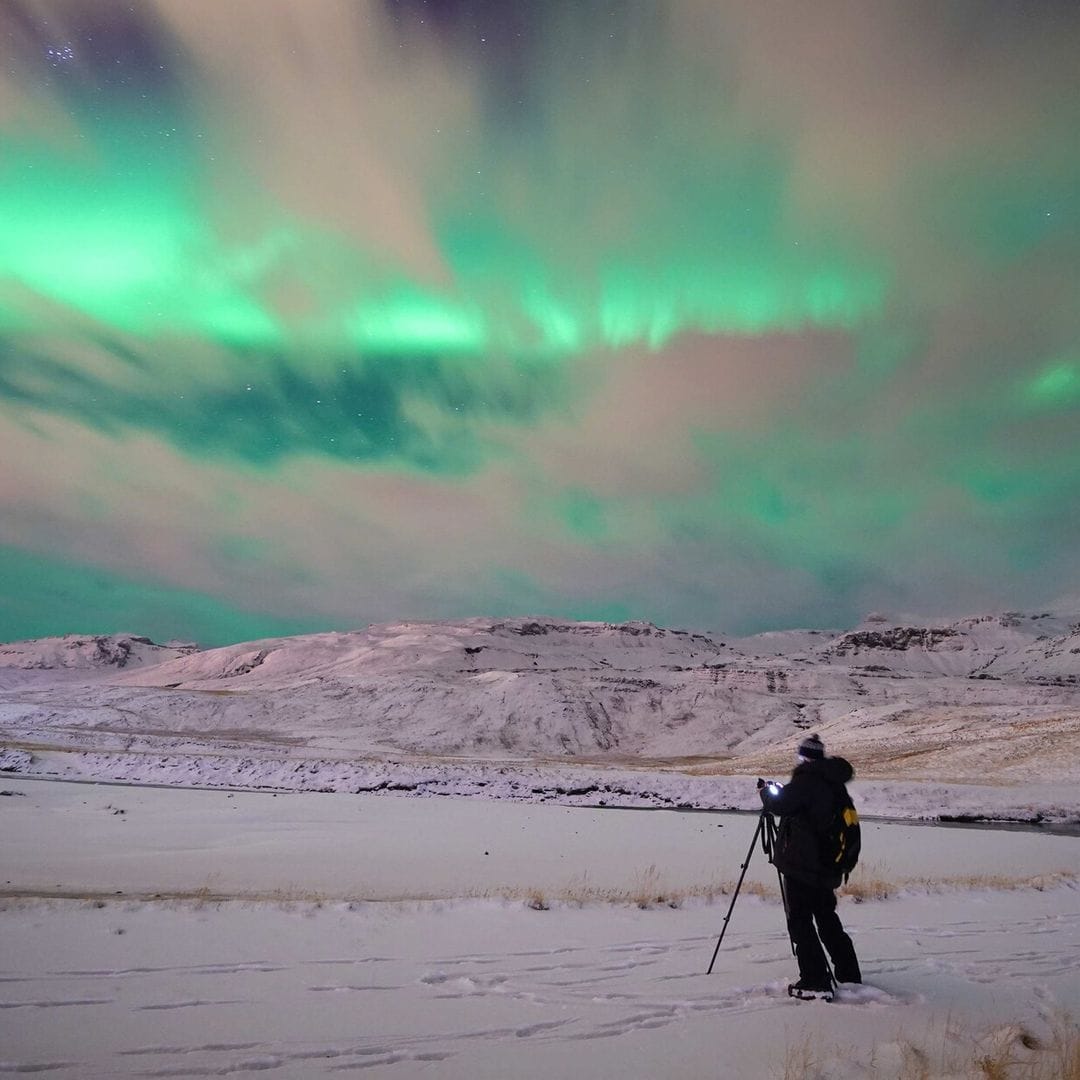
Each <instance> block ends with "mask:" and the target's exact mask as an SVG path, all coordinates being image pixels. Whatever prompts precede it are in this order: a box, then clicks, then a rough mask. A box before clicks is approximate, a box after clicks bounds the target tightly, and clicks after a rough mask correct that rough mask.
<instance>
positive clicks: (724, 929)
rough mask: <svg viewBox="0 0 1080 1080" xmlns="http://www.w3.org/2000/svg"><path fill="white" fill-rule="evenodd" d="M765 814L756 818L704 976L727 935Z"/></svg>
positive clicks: (711, 966) (710, 970)
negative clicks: (755, 824) (739, 872)
mask: <svg viewBox="0 0 1080 1080" xmlns="http://www.w3.org/2000/svg"><path fill="white" fill-rule="evenodd" d="M764 822H765V814H764V813H762V815H761V816H760V817H759V818H758V823H757V828H756V829H755V830H754V838H753V840H751V841H750V850H749V851H747V853H746V861H745V862H744V863H743V864H742V873H741V874H739V881H738V884H737V885H736V886H735V892H734V893H733V894H732V896H731V903H730V904H729V905H728V909H727V914H726V915H725V916H724V925H723V926H722V927H721V928H720V938H719V940H718V941H717V942H716V948H715V949H713V954H712V959H711V960H710V961H709V970H708V971H706V972H705V974H706V975H711V974H712V969H713V964H715V963H716V957H717V955H718V954H719V952H720V944H721V942H722V941H723V940H724V934H726V933H727V928H728V921H729V920H730V919H731V913H732V911H734V910H735V901H736V900H738V899H739V890H740V889H741V888H742V883H743V878H744V877H746V868H747V867H748V866H749V865H750V858H751V856H752V855H753V854H754V848H755V847H756V846H757V841H758V836H759V835H760V834H761V830H762V828H763V827H764Z"/></svg>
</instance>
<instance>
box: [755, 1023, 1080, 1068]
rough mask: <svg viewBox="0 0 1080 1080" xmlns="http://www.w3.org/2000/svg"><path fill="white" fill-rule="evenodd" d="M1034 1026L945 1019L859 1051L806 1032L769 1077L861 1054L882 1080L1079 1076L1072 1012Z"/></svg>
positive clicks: (1079, 1043)
mask: <svg viewBox="0 0 1080 1080" xmlns="http://www.w3.org/2000/svg"><path fill="white" fill-rule="evenodd" d="M1037 1028H1038V1030H1036V1025H1034V1024H1025V1023H1020V1022H1014V1023H1010V1024H1002V1025H999V1026H997V1027H994V1028H991V1029H988V1030H985V1031H982V1032H971V1031H966V1030H964V1029H962V1028H961V1027H959V1026H958V1025H957V1024H956V1023H955V1022H954V1021H953V1020H951V1019H948V1020H946V1021H945V1022H944V1024H943V1025H942V1026H941V1027H932V1028H930V1029H928V1030H927V1032H926V1034H925V1035H924V1036H923V1037H922V1038H912V1037H911V1036H909V1035H907V1034H905V1033H904V1032H903V1031H901V1032H898V1033H897V1035H896V1037H895V1038H894V1039H893V1040H892V1041H885V1040H880V1041H878V1042H877V1043H876V1044H875V1045H874V1046H873V1047H871V1048H869V1050H867V1051H865V1052H862V1053H860V1051H859V1050H858V1048H856V1047H850V1046H844V1047H842V1046H833V1047H827V1046H825V1045H824V1043H823V1041H822V1040H821V1038H820V1037H815V1036H814V1035H809V1036H807V1037H805V1038H803V1039H801V1040H799V1041H798V1042H795V1043H792V1044H791V1045H790V1046H788V1047H787V1048H786V1050H785V1053H784V1059H783V1061H782V1062H781V1063H780V1065H779V1067H778V1068H776V1069H775V1070H774V1072H773V1076H775V1077H777V1078H779V1080H805V1078H807V1077H815V1076H827V1075H831V1072H830V1070H831V1068H832V1067H833V1066H834V1065H836V1064H838V1063H841V1062H844V1063H847V1064H848V1065H850V1064H851V1063H852V1062H853V1061H859V1059H860V1058H863V1059H865V1070H866V1074H867V1075H869V1076H872V1077H880V1078H881V1080H959V1078H961V1077H962V1078H965V1080H1080V1026H1078V1025H1077V1023H1076V1021H1075V1020H1074V1019H1073V1018H1072V1016H1071V1015H1070V1014H1068V1013H1058V1014H1057V1015H1054V1016H1051V1017H1049V1018H1048V1019H1047V1020H1045V1021H1043V1022H1040V1023H1039V1024H1038V1025H1037ZM860 1064H861V1062H860Z"/></svg>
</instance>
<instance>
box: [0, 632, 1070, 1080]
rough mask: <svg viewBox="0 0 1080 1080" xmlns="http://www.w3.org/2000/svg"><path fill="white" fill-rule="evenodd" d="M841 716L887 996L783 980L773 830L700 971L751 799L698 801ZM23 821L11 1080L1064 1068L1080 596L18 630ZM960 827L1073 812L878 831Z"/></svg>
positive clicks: (0, 861)
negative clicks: (238, 635)
mask: <svg viewBox="0 0 1080 1080" xmlns="http://www.w3.org/2000/svg"><path fill="white" fill-rule="evenodd" d="M811 729H813V730H816V731H819V732H820V733H821V735H822V736H823V738H824V739H825V741H826V744H827V746H828V748H829V750H830V752H832V753H840V754H843V755H844V756H846V757H848V758H849V759H851V761H852V762H853V764H854V766H855V769H856V774H857V779H856V781H855V783H854V784H853V785H852V794H853V795H854V797H855V800H856V802H857V804H858V806H859V809H860V812H861V813H862V815H863V818H864V826H863V830H864V857H863V863H862V865H861V866H860V868H859V870H858V871H857V874H856V875H855V876H854V877H853V879H852V882H851V885H850V886H849V888H848V890H847V892H846V893H844V895H843V897H842V900H841V911H842V915H843V918H844V920H845V923H846V924H848V925H849V926H850V928H851V930H852V933H853V936H854V937H855V940H856V945H857V948H858V950H859V953H860V956H861V958H862V961H863V969H864V974H865V977H866V980H867V981H866V985H865V986H863V987H862V988H860V989H853V988H846V989H844V991H843V992H842V993H841V995H840V998H839V1000H838V1001H837V1002H834V1003H832V1004H829V1005H825V1004H821V1003H804V1002H795V1001H792V1000H791V999H789V998H788V997H787V996H786V993H785V988H786V985H787V982H788V981H789V980H790V979H791V978H792V977H793V975H794V971H795V968H794V964H793V960H792V957H791V955H790V948H789V945H788V942H787V938H786V934H785V931H784V925H783V918H782V911H781V908H780V904H779V899H778V897H777V896H776V895H775V892H776V886H775V874H774V873H773V872H772V869H771V867H769V866H768V864H767V863H766V861H765V859H764V857H763V856H762V854H761V853H760V852H756V853H755V855H754V857H753V858H752V859H751V863H750V868H749V872H748V875H747V884H746V886H745V891H744V893H743V894H742V896H741V897H740V899H739V901H738V904H737V906H736V908H735V911H734V915H733V918H732V922H731V926H730V930H729V934H728V938H727V940H726V941H725V943H724V948H723V950H722V951H721V953H720V956H719V958H718V961H717V966H716V970H715V972H714V973H713V974H712V975H711V976H705V975H704V974H703V972H704V971H705V969H706V967H707V965H708V959H709V956H710V955H711V952H712V947H713V945H714V943H715V939H716V935H717V934H718V933H719V929H720V926H721V924H722V920H723V916H724V912H725V911H726V909H727V904H728V902H729V898H730V889H731V887H732V885H733V883H734V881H735V880H736V878H737V876H738V873H739V868H740V864H741V863H742V861H743V859H744V858H745V855H746V849H747V846H748V845H749V843H750V839H751V837H752V836H753V832H754V826H755V823H756V819H755V817H754V816H752V815H749V814H736V813H694V812H672V809H673V808H683V809H685V810H690V809H693V808H696V809H715V810H753V809H755V808H756V806H757V805H758V803H757V796H756V791H755V787H754V777H755V776H758V775H766V776H776V777H783V776H785V775H786V774H787V772H788V771H789V769H790V767H791V764H792V756H793V750H794V747H795V746H796V745H797V744H798V742H799V740H800V739H801V738H802V737H803V736H804V735H805V734H806V733H807V731H809V730H811ZM155 785H164V786H155ZM406 793H407V794H411V795H414V796H421V797H419V798H411V799H407V798H401V797H399V796H400V795H401V794H406ZM630 807H642V808H658V807H659V808H665V809H660V810H656V811H655V812H645V811H643V810H631V809H627V808H630ZM617 808H622V809H617ZM0 815H3V816H2V818H0V881H2V882H3V884H2V886H0V896H2V905H0V906H2V910H0V940H2V942H3V948H2V950H0V1075H4V1074H11V1073H16V1074H17V1073H37V1072H41V1073H43V1074H45V1075H50V1076H56V1077H58V1078H61V1080H84V1078H94V1077H100V1078H105V1077H108V1078H113V1077H129V1076H132V1077H134V1076H140V1077H166V1076H175V1077H200V1076H244V1075H246V1074H248V1073H262V1072H267V1073H270V1074H272V1075H278V1076H282V1077H288V1078H290V1080H292V1078H297V1080H305V1078H306V1077H317V1076H322V1075H331V1074H338V1073H350V1072H353V1073H357V1072H362V1073H363V1074H365V1075H369V1076H372V1077H380V1076H385V1077H399V1078H402V1080H411V1078H412V1077H424V1076H431V1077H438V1078H443V1077H446V1078H457V1077H461V1078H464V1077H469V1078H472V1077H492V1078H499V1080H504V1078H517V1077H523V1078H530V1077H538V1078H539V1077H543V1078H544V1080H550V1078H552V1077H575V1078H586V1080H589V1078H597V1080H599V1078H608V1077H615V1076H617V1077H620V1078H646V1077H647V1078H650V1080H652V1078H661V1077H663V1078H669V1077H670V1078H678V1077H687V1078H690V1077H693V1078H695V1080H697V1078H700V1077H705V1076H710V1077H711V1076H718V1077H739V1078H751V1080H752V1078H756V1077H770V1076H777V1077H787V1078H795V1077H812V1076H818V1077H822V1078H827V1080H855V1078H859V1080H862V1078H870V1077H874V1078H888V1077H897V1078H900V1077H912V1076H920V1077H923V1076H925V1077H937V1076H940V1077H945V1076H949V1077H960V1076H971V1075H980V1076H981V1075H1005V1074H1001V1073H998V1074H992V1073H988V1072H987V1071H986V1068H984V1069H983V1070H982V1072H973V1071H972V1068H973V1062H975V1061H976V1059H978V1058H982V1059H984V1060H986V1061H989V1062H991V1063H992V1062H995V1061H1001V1060H1004V1059H1010V1060H1013V1061H1014V1062H1027V1063H1028V1064H1032V1065H1033V1067H1034V1066H1038V1067H1039V1068H1044V1067H1045V1068H1044V1071H1042V1072H1031V1073H1025V1074H1024V1076H1025V1077H1028V1078H1029V1080H1035V1078H1049V1077H1057V1076H1060V1075H1063V1073H1062V1071H1061V1070H1060V1069H1058V1070H1057V1071H1055V1068H1056V1067H1055V1066H1054V1064H1053V1062H1054V1053H1055V1052H1056V1051H1055V1046H1056V1045H1058V1044H1057V1043H1055V1041H1054V1040H1055V1038H1056V1036H1059V1035H1062V1033H1064V1034H1065V1036H1066V1037H1071V1038H1072V1039H1073V1040H1074V1041H1073V1043H1072V1044H1071V1045H1072V1046H1073V1049H1074V1051H1075V1050H1076V1048H1077V1047H1080V1041H1077V1035H1076V1023H1075V1019H1076V1018H1077V1017H1080V915H1078V914H1077V911H1078V903H1077V899H1078V896H1080V889H1078V884H1077V875H1078V873H1080V858H1078V854H1080V846H1078V845H1080V838H1078V837H1077V836H1076V835H1075V833H1076V826H1077V823H1080V622H1078V621H1077V619H1076V617H1075V616H1072V615H1069V614H1068V613H1065V614H1062V613H1046V612H1043V613H1036V614H1030V615H1020V614H1016V613H1005V614H1002V615H995V616H979V617H975V618H970V619H961V620H955V621H952V622H935V623H923V622H919V621H917V620H905V621H897V620H888V619H885V618H884V617H881V616H871V617H868V619H867V620H866V622H865V623H863V624H862V625H861V626H859V627H856V628H854V629H853V630H850V631H848V632H846V633H841V632H818V631H812V630H807V631H785V632H783V633H777V634H765V635H758V636H757V637H754V638H749V639H743V640H732V639H726V638H725V639H723V640H721V639H720V638H713V639H711V638H708V637H706V636H703V635H694V634H686V633H681V632H678V631H667V630H662V629H659V628H656V627H652V626H650V625H649V624H646V623H626V624H604V623H561V622H558V621H555V620H550V619H548V620H545V619H506V620H491V619H472V620H464V621H461V622H455V623H435V624H396V625H392V626H383V627H369V628H368V629H366V630H362V631H350V632H343V633H329V634H316V635H307V636H304V637H297V638H283V639H274V640H271V641H264V642H248V643H242V644H238V645H234V646H228V647H226V648H223V649H213V650H207V651H199V650H197V649H196V648H195V647H194V646H192V645H189V644H185V643H181V642H174V643H169V644H168V645H165V646H158V645H155V644H154V643H153V642H150V641H148V640H147V639H144V638H138V637H134V636H131V635H114V636H112V637H78V636H74V635H72V636H69V637H67V638H62V639H48V640H43V641H38V642H22V643H16V644H14V645H10V646H0ZM875 815H876V816H877V818H875ZM943 817H953V818H957V817H959V818H972V819H996V820H1011V821H1022V822H1042V823H1055V824H1057V825H1058V826H1062V827H1071V829H1072V833H1071V834H1068V835H1067V834H1064V833H1062V834H1052V833H1050V832H1048V831H1046V830H1044V831H1042V832H1039V831H1032V830H1028V831H1023V832H1020V831H1001V830H997V831H995V830H990V829H978V828H946V827H942V826H936V825H917V824H898V823H895V822H889V821H885V820H880V819H882V818H901V819H909V820H910V819H937V818H943ZM987 1067H989V1066H987ZM1070 1075H1074V1074H1070Z"/></svg>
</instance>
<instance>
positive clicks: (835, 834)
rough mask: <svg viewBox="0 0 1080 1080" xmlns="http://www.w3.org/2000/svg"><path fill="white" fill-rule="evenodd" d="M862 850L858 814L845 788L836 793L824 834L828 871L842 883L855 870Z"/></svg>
mask: <svg viewBox="0 0 1080 1080" xmlns="http://www.w3.org/2000/svg"><path fill="white" fill-rule="evenodd" d="M861 849H862V830H861V829H860V828H859V812H858V810H856V809H855V804H854V803H853V802H852V801H851V796H850V795H849V794H848V792H847V788H841V789H840V791H839V792H837V799H836V806H835V808H834V810H833V816H832V819H831V820H830V822H829V830H828V832H827V833H826V834H825V846H824V852H823V854H824V855H825V858H826V860H827V862H828V865H829V869H830V870H831V871H833V872H834V873H837V874H840V875H841V876H842V877H843V879H844V881H847V879H848V875H849V874H850V873H851V871H852V870H854V869H855V866H856V864H857V863H858V861H859V852H860V850H861Z"/></svg>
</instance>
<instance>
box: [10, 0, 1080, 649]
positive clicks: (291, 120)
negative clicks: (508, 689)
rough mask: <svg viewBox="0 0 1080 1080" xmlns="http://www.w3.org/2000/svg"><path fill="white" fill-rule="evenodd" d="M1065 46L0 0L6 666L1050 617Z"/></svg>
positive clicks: (1079, 138) (1070, 27)
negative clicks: (95, 640) (408, 629)
mask: <svg viewBox="0 0 1080 1080" xmlns="http://www.w3.org/2000/svg"><path fill="white" fill-rule="evenodd" d="M1077 56H1080V10H1078V9H1077V8H1076V6H1075V5H1074V4H1073V3H1071V2H1068V3H1066V2H1062V3H1053V2H1049V0H1044V2H1032V3H1025V4H1021V3H1017V2H1005V0H956V2H949V3H930V2H923V0H895V2H886V0H874V2H871V3H859V2H855V0H849V2H839V0H826V2H823V3H816V4H811V5H807V4H799V3H795V2H794V0H792V2H790V3H788V2H784V3H780V2H760V3H758V2H755V3H736V2H733V0H731V2H726V3H724V2H719V0H649V2H645V0H640V2H639V0H621V2H617V0H609V2H606V3H601V2H598V0H529V2H526V0H427V2H425V0H229V2H228V3H221V2H220V0H143V2H136V3H113V2H110V0H0V225H2V227H0V459H2V469H0V508H2V509H0V640H5V639H14V638H20V637H29V636H39V635H44V634H52V633H64V632H71V631H78V632H90V631H95V632H107V631H117V630H126V631H131V632H137V633H146V634H151V635H153V636H155V637H157V638H158V639H165V638H169V637H181V638H195V639H198V640H200V641H201V642H203V643H204V644H216V643H222V642H225V641H232V640H240V639H243V638H252V637H257V636H261V635H267V634H276V633H287V632H302V631H307V630H314V629H330V628H342V629H346V628H350V627H353V626H359V625H364V624H366V623H368V622H379V621H389V620H400V619H426V618H453V617H460V616H469V615H506V614H552V615H559V616H564V617H569V618H595V619H627V618H643V619H650V620H653V621H655V622H657V623H661V624H664V625H669V626H678V627H692V628H702V629H723V630H728V631H732V632H749V631H752V630H757V629H763V628H767V627H782V626H795V625H816V626H823V625H844V624H850V623H852V622H854V621H855V620H857V619H858V618H859V617H860V616H861V615H862V614H863V613H865V612H866V611H868V610H871V609H874V608H878V609H884V610H888V611H918V612H922V613H926V614H937V613H943V614H944V613H957V614H962V613H965V612H968V611H978V610H983V609H990V608H994V609H1005V608H1014V607H1015V608H1020V607H1024V606H1031V605H1041V604H1045V603H1047V602H1049V601H1051V600H1053V599H1054V598H1056V597H1059V596H1062V595H1064V594H1067V593H1074V594H1075V593H1077V592H1078V591H1080V541H1078V540H1077V537H1078V536H1080V202H1078V195H1080V65H1078V64H1077V63H1076V57H1077Z"/></svg>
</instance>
